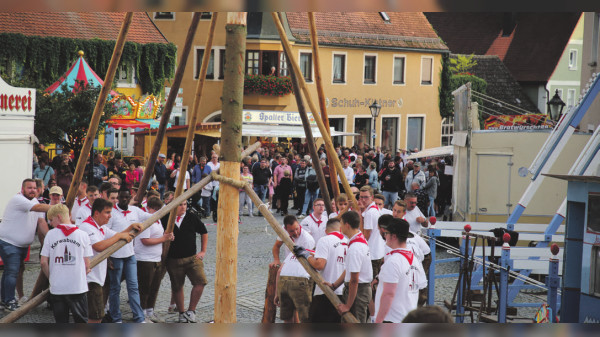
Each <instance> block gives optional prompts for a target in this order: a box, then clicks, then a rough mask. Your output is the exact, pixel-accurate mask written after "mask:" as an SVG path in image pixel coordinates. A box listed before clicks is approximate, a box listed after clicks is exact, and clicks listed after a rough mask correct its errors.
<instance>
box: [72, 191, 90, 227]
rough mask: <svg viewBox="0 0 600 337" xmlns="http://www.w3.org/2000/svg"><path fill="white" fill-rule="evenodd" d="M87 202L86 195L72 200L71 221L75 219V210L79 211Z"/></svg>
mask: <svg viewBox="0 0 600 337" xmlns="http://www.w3.org/2000/svg"><path fill="white" fill-rule="evenodd" d="M87 203H88V198H87V197H83V198H82V199H79V198H77V197H75V201H73V207H71V221H73V222H74V221H75V217H76V216H77V212H79V209H80V208H81V207H83V206H85V204H87ZM84 220H85V219H84Z"/></svg>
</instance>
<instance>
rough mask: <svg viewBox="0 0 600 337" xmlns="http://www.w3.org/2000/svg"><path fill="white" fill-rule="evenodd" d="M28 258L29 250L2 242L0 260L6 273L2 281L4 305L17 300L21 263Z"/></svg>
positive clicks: (3, 274) (0, 244) (0, 287)
mask: <svg viewBox="0 0 600 337" xmlns="http://www.w3.org/2000/svg"><path fill="white" fill-rule="evenodd" d="M26 256H27V248H21V247H17V246H14V245H11V244H10V243H8V242H5V241H2V240H0V258H1V259H2V263H4V272H3V273H2V279H1V280H0V282H1V284H0V295H1V296H0V300H2V302H4V303H6V302H10V301H12V300H14V299H15V287H16V286H17V276H19V268H21V262H22V261H23V260H25V257H26Z"/></svg>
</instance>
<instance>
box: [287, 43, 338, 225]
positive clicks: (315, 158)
mask: <svg viewBox="0 0 600 337" xmlns="http://www.w3.org/2000/svg"><path fill="white" fill-rule="evenodd" d="M286 54H287V53H286ZM286 59H287V64H288V68H291V67H292V65H291V62H290V58H289V57H288V56H287V55H286ZM290 77H291V79H292V87H293V89H294V97H295V98H296V105H297V106H298V112H299V113H300V118H301V119H302V126H303V127H304V134H305V136H306V142H307V143H308V151H309V153H310V157H311V159H312V164H313V168H314V169H315V172H316V174H317V180H318V181H319V187H321V194H322V195H323V201H324V202H325V208H326V209H327V214H331V213H332V212H333V209H332V208H331V199H330V198H329V190H328V189H327V182H326V180H325V174H323V168H322V167H321V161H320V160H319V155H318V154H317V147H316V145H315V139H314V138H313V134H312V129H311V128H310V122H309V121H308V114H307V113H306V109H305V108H304V102H303V101H302V93H301V92H300V87H299V86H298V78H297V77H296V74H295V73H294V72H293V71H292V72H290ZM315 113H316V112H313V115H314V114H315ZM321 136H322V137H323V138H327V137H328V135H323V134H322V135H321ZM300 207H302V206H300Z"/></svg>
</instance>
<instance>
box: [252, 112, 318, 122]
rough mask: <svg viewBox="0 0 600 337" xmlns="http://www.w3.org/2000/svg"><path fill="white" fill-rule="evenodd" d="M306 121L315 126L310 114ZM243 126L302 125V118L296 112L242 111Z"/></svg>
mask: <svg viewBox="0 0 600 337" xmlns="http://www.w3.org/2000/svg"><path fill="white" fill-rule="evenodd" d="M308 121H309V122H310V124H311V125H317V123H316V122H315V119H314V117H313V115H312V113H310V112H309V113H308ZM244 124H278V125H302V118H300V113H299V112H297V111H262V110H244Z"/></svg>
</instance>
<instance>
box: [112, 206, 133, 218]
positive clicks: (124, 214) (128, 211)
mask: <svg viewBox="0 0 600 337" xmlns="http://www.w3.org/2000/svg"><path fill="white" fill-rule="evenodd" d="M114 209H116V210H117V211H119V212H121V213H123V216H127V214H129V213H131V211H130V210H127V211H122V210H121V209H120V208H118V207H117V205H115V206H114Z"/></svg>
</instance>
